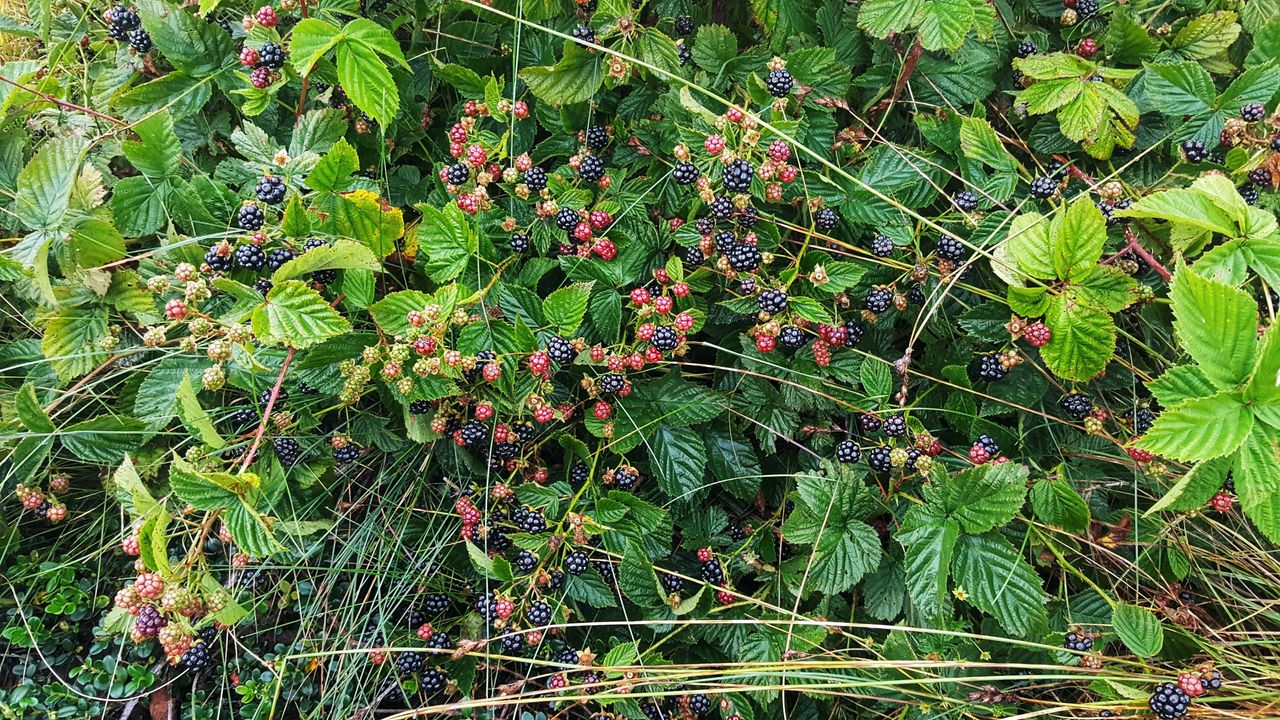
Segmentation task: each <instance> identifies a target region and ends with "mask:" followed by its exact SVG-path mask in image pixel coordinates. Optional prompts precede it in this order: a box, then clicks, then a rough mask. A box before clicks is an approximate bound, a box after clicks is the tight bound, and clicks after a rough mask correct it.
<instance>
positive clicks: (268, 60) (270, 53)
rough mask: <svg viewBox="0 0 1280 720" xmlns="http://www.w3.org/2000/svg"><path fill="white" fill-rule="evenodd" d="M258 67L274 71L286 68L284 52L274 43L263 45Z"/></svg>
mask: <svg viewBox="0 0 1280 720" xmlns="http://www.w3.org/2000/svg"><path fill="white" fill-rule="evenodd" d="M258 67H265V68H271V69H272V70H279V69H280V68H282V67H284V50H282V49H281V48H280V46H279V45H277V44H275V43H273V42H268V43H263V45H262V49H260V50H258Z"/></svg>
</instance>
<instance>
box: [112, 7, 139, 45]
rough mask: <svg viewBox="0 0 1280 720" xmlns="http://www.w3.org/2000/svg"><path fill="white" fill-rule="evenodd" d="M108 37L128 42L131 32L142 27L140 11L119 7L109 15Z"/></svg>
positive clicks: (113, 9)
mask: <svg viewBox="0 0 1280 720" xmlns="http://www.w3.org/2000/svg"><path fill="white" fill-rule="evenodd" d="M106 20H107V37H110V38H111V39H112V40H123V41H128V39H129V32H130V31H131V30H137V29H138V28H140V27H142V18H141V17H139V16H138V11H136V10H134V9H133V8H127V7H124V6H123V5H117V6H115V7H113V8H111V10H110V12H108V13H107V17H106Z"/></svg>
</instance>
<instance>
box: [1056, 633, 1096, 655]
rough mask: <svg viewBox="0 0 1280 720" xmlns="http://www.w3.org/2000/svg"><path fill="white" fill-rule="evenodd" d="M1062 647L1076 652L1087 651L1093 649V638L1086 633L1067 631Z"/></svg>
mask: <svg viewBox="0 0 1280 720" xmlns="http://www.w3.org/2000/svg"><path fill="white" fill-rule="evenodd" d="M1062 647H1064V648H1066V649H1067V650H1074V651H1076V652H1089V651H1090V650H1092V649H1093V638H1091V637H1089V636H1088V635H1081V634H1079V633H1074V632H1069V633H1067V636H1066V639H1065V640H1064V641H1063V643H1062Z"/></svg>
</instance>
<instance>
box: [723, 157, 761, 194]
mask: <svg viewBox="0 0 1280 720" xmlns="http://www.w3.org/2000/svg"><path fill="white" fill-rule="evenodd" d="M755 176H756V170H755V168H753V167H751V163H749V162H747V161H746V160H743V159H741V158H738V159H736V160H732V161H730V162H729V164H728V165H725V166H724V177H723V181H724V189H725V190H727V191H729V192H734V193H741V192H746V191H748V190H750V189H751V179H752V178H754V177H755Z"/></svg>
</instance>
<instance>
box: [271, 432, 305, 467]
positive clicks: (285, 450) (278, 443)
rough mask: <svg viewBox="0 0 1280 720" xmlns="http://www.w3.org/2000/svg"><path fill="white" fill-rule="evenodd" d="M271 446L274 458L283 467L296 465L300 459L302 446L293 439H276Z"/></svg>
mask: <svg viewBox="0 0 1280 720" xmlns="http://www.w3.org/2000/svg"><path fill="white" fill-rule="evenodd" d="M271 444H272V446H273V447H274V448H275V451H276V458H278V459H279V460H280V464H281V465H284V466H285V467H288V466H290V465H296V464H297V463H298V461H299V460H301V459H302V446H301V445H299V444H298V441H297V440H294V439H293V438H290V437H278V438H276V439H275V440H273V441H272V443H271Z"/></svg>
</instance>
